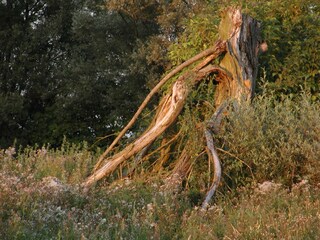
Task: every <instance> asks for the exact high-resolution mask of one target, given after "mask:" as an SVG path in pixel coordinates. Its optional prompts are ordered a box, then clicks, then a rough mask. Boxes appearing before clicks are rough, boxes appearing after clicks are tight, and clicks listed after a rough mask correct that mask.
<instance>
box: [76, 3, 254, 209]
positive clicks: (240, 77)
mask: <svg viewBox="0 0 320 240" xmlns="http://www.w3.org/2000/svg"><path fill="white" fill-rule="evenodd" d="M219 35H220V39H219V40H218V41H216V43H215V45H214V46H213V47H211V48H210V49H208V50H206V51H204V52H202V53H200V54H198V55H196V56H195V57H193V58H191V59H190V60H188V61H186V62H185V63H183V64H181V65H180V66H178V67H177V68H176V69H174V70H173V71H171V72H170V73H169V74H168V75H167V76H165V77H164V78H163V79H162V80H161V81H160V82H159V83H158V84H157V86H156V87H155V88H154V89H153V90H152V91H151V92H150V93H149V95H148V96H147V97H146V99H145V100H144V101H143V103H142V104H141V106H140V107H139V109H138V111H137V112H136V114H135V115H134V116H133V118H132V119H131V121H130V122H129V123H128V125H127V126H126V127H125V128H124V129H123V130H122V131H121V133H120V134H119V135H118V137H117V138H116V139H115V140H114V142H113V143H112V144H111V145H110V146H109V148H108V149H107V150H106V151H105V152H104V153H103V154H102V155H101V156H100V158H99V160H98V163H97V164H96V166H95V168H94V171H93V173H92V175H91V176H89V177H88V178H87V179H86V180H85V181H84V183H83V184H82V186H83V187H84V188H85V189H88V188H90V186H92V185H93V184H94V183H95V182H97V181H98V180H100V179H102V178H103V177H106V176H108V175H110V174H111V173H112V172H113V171H114V170H116V169H117V167H118V166H119V165H120V164H122V163H123V162H125V161H127V160H129V159H130V158H131V157H133V156H134V155H136V154H138V153H139V152H141V151H142V150H143V149H144V151H147V148H148V146H150V145H151V144H152V143H154V142H155V140H156V139H157V138H158V137H159V136H160V135H161V134H163V132H164V131H165V130H166V129H168V127H169V126H170V125H172V124H173V123H174V122H175V121H176V119H177V117H178V116H179V114H180V113H181V111H182V110H183V107H184V105H185V103H186V99H187V97H188V94H189V93H190V91H191V90H192V88H193V87H194V86H195V85H196V84H197V82H199V81H200V80H202V79H206V77H207V76H208V75H212V74H213V73H214V74H215V79H216V81H217V84H218V85H217V88H216V92H215V99H214V101H215V106H216V107H217V109H218V110H217V111H216V114H215V115H214V116H213V118H212V119H211V120H210V121H209V122H208V123H205V129H204V136H205V138H206V143H207V148H208V149H209V151H208V153H209V154H211V155H212V158H213V159H214V168H215V173H214V180H213V184H212V187H211V189H210V191H209V193H208V194H207V197H206V200H205V201H204V203H203V207H205V206H207V205H208V203H209V200H210V198H211V197H212V195H213V193H214V191H215V189H216V188H217V187H218V185H219V180H220V177H221V168H220V162H219V158H218V156H217V153H216V151H215V149H214V143H213V142H214V140H213V139H214V138H213V135H212V133H211V130H210V129H212V130H214V131H217V130H218V129H219V125H220V122H221V120H222V113H223V111H225V109H226V106H227V104H226V103H227V102H230V101H231V102H233V103H235V104H234V105H237V104H241V102H242V101H248V100H250V99H251V98H252V97H253V93H254V88H255V81H256V75H257V66H258V60H257V57H258V52H259V42H260V39H259V24H258V22H257V21H256V20H254V19H252V18H251V17H249V16H246V15H244V14H241V12H240V10H239V9H236V8H229V9H228V10H226V11H225V13H224V17H223V18H222V20H221V23H220V27H219ZM224 53H225V55H224V57H223V59H222V60H221V62H220V64H219V66H216V65H213V64H212V62H213V60H215V59H216V58H217V57H218V56H220V55H221V54H224ZM203 58H205V59H203ZM201 59H203V60H202V61H200V60H201ZM199 61H200V62H199ZM195 62H199V63H198V64H197V65H196V66H195V67H194V68H193V69H192V70H189V71H186V72H185V73H184V74H183V75H181V76H180V77H179V78H178V79H177V80H176V81H174V82H173V84H172V88H171V91H170V92H169V93H168V94H166V95H165V96H164V97H163V98H162V99H161V101H160V103H159V106H158V109H157V113H156V116H155V117H154V120H153V121H152V122H151V124H150V126H149V128H148V129H147V130H146V131H145V132H144V133H143V134H142V135H141V136H140V137H138V138H137V139H136V140H135V141H133V142H132V143H131V144H129V145H127V146H126V147H125V148H124V149H123V150H121V151H120V152H118V153H116V154H115V155H113V156H109V157H107V156H108V154H109V153H110V151H111V150H112V148H113V147H114V146H115V145H116V144H117V143H118V141H119V140H120V138H121V137H122V136H123V135H124V134H125V133H126V132H127V130H128V129H129V128H130V127H131V126H132V125H133V124H134V122H135V121H136V120H137V118H138V116H139V114H140V113H141V112H142V110H143V109H144V108H145V106H146V105H147V103H148V101H149V100H150V99H151V97H152V96H153V95H154V94H155V93H156V92H157V91H158V90H159V89H160V88H161V86H163V84H164V83H165V82H167V81H168V80H170V79H172V78H173V77H174V76H175V75H176V74H177V73H179V72H180V71H182V70H184V69H185V68H187V67H188V66H190V65H191V64H194V63H195ZM187 148H188V146H187V145H186V148H185V150H183V151H182V152H181V156H180V157H179V160H178V161H177V164H176V166H175V167H174V169H173V172H172V175H171V178H169V179H172V181H174V182H175V183H174V184H179V183H181V181H182V179H183V178H184V177H185V176H186V175H187V173H188V172H189V171H190V166H191V162H190V161H191V160H192V157H191V156H190V153H189V152H188V151H187ZM144 154H145V153H144ZM168 184H172V182H170V180H169V181H168Z"/></svg>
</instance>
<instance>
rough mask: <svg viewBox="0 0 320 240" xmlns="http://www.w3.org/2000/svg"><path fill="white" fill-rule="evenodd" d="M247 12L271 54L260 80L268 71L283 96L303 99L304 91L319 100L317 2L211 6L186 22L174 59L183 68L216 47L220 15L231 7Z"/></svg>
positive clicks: (301, 0) (172, 49) (171, 53)
mask: <svg viewBox="0 0 320 240" xmlns="http://www.w3.org/2000/svg"><path fill="white" fill-rule="evenodd" d="M232 5H238V6H242V8H243V11H244V12H246V13H247V14H249V15H250V16H252V17H254V18H256V19H257V20H259V21H260V22H261V25H262V33H261V34H262V37H263V40H264V41H266V43H267V44H268V51H267V52H266V53H263V54H261V57H260V60H259V61H260V70H259V72H260V73H259V74H260V76H263V71H262V69H264V70H265V71H266V72H267V79H268V81H270V82H272V85H271V87H272V88H273V89H275V90H276V94H277V95H281V94H282V93H285V94H290V93H292V94H298V93H299V91H300V89H301V87H303V88H304V89H306V90H309V91H310V92H311V93H312V95H313V99H314V100H315V99H318V98H319V84H320V81H319V76H320V75H319V74H320V73H319V69H320V59H319V56H320V52H319V49H320V47H319V44H320V39H319V36H320V31H319V29H320V27H319V26H320V20H319V19H320V18H319V12H320V11H319V3H318V1H315V0H308V1H305V0H295V1H290V0H288V1H287V0H283V1H280V2H279V1H260V0H257V1H248V2H246V1H232V0H229V1H224V2H220V3H216V2H214V3H208V6H207V8H206V9H203V10H202V11H200V12H198V13H197V14H196V15H195V16H194V17H192V18H190V19H187V20H185V30H184V32H183V33H182V34H181V35H179V37H178V38H177V40H176V42H174V43H173V44H172V45H171V46H170V47H169V53H168V55H169V59H170V60H171V61H172V63H173V64H175V65H176V64H179V63H181V62H183V61H185V60H187V59H189V58H190V57H192V56H194V55H195V54H196V53H199V52H200V51H202V50H204V49H206V48H208V47H210V46H212V45H213V43H214V41H216V40H217V32H218V24H219V14H218V13H219V12H221V11H222V10H223V9H225V8H226V7H228V6H232Z"/></svg>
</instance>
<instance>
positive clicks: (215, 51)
mask: <svg viewBox="0 0 320 240" xmlns="http://www.w3.org/2000/svg"><path fill="white" fill-rule="evenodd" d="M224 50H225V42H224V41H221V40H219V41H217V42H216V44H215V45H214V46H213V47H211V48H209V49H207V50H204V51H203V52H201V53H199V54H197V55H196V56H194V57H192V58H190V59H189V60H187V61H185V62H184V63H182V64H181V65H179V66H178V67H176V68H175V69H173V70H172V71H171V72H170V73H169V74H167V75H166V76H165V77H164V78H163V79H161V81H160V82H159V83H158V84H157V85H156V86H155V87H154V88H153V89H152V90H151V91H150V93H149V94H148V95H147V97H146V98H145V99H144V101H143V102H142V104H141V105H140V107H139V108H138V110H137V112H136V113H135V114H134V116H133V117H132V119H131V120H130V121H129V123H128V124H127V125H126V126H125V127H124V128H123V129H122V130H121V132H120V133H119V135H118V136H117V137H116V138H115V140H114V141H113V142H112V143H111V144H110V146H109V147H108V148H107V150H105V151H104V153H103V154H102V155H101V156H100V157H99V160H98V162H97V164H96V165H95V167H94V169H95V170H96V169H97V168H98V167H99V166H100V164H101V163H102V161H103V160H104V159H105V157H106V156H107V155H108V153H109V152H110V151H111V150H112V149H113V147H114V146H115V145H116V144H117V143H118V142H119V140H120V139H121V138H122V137H123V136H124V134H125V133H126V132H127V131H128V130H129V129H130V128H131V127H132V125H133V124H134V123H135V122H136V120H137V119H138V117H139V115H140V114H141V112H142V110H143V109H144V108H145V107H146V106H147V104H148V103H149V101H150V100H151V98H152V97H153V96H154V94H156V93H157V92H158V91H159V90H160V88H161V87H162V86H163V85H164V84H165V83H166V82H167V81H168V80H169V79H171V78H172V77H173V76H175V75H176V74H177V73H179V72H180V71H181V70H183V69H185V68H186V67H188V66H190V65H191V64H193V63H195V62H197V61H199V60H200V59H202V58H204V57H206V56H209V57H208V58H207V59H205V61H203V62H202V63H200V64H199V65H198V66H197V67H196V68H195V69H194V70H195V71H197V70H198V69H201V68H202V67H203V66H204V65H206V64H207V63H208V62H210V61H212V59H214V58H216V57H217V56H219V55H220V54H221V52H223V51H224ZM210 55H211V56H210Z"/></svg>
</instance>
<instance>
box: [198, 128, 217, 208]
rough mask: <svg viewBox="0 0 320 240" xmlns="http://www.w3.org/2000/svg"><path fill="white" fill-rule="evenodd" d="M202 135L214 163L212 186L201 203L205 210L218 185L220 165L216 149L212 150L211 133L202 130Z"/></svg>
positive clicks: (207, 130)
mask: <svg viewBox="0 0 320 240" xmlns="http://www.w3.org/2000/svg"><path fill="white" fill-rule="evenodd" d="M204 134H205V137H206V141H207V146H208V149H209V150H210V153H211V155H212V157H213V162H214V177H213V182H212V185H211V187H210V190H209V191H208V193H207V196H206V198H205V200H204V201H203V203H202V209H207V207H208V205H209V201H210V200H211V198H212V196H213V194H214V193H215V191H216V189H217V187H218V185H219V183H220V178H221V164H220V160H219V157H218V153H217V151H216V149H215V148H214V145H213V138H212V133H211V132H210V130H209V129H207V128H206V129H205V130H204Z"/></svg>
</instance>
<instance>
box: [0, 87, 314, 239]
mask: <svg viewBox="0 0 320 240" xmlns="http://www.w3.org/2000/svg"><path fill="white" fill-rule="evenodd" d="M264 89H266V88H265V87H264ZM319 108H320V105H319V103H318V102H312V101H311V96H310V94H308V93H303V92H302V93H301V95H300V97H299V98H295V99H292V98H290V97H288V96H283V97H282V99H281V101H279V100H277V99H276V98H275V96H274V95H273V93H272V92H271V93H270V92H266V91H265V93H264V94H262V95H259V96H257V97H256V99H255V101H254V102H253V104H251V105H248V106H243V107H242V109H239V111H230V112H229V113H228V115H226V116H225V120H224V125H223V129H222V130H221V133H220V134H221V135H223V138H221V141H219V142H217V143H216V144H217V145H218V146H219V149H218V150H219V153H220V157H221V160H222V163H223V173H224V175H223V182H222V185H221V186H220V188H219V190H218V193H217V196H216V198H215V200H214V204H213V205H212V207H211V208H210V209H209V210H208V211H202V210H199V209H197V206H198V205H199V203H200V202H201V201H202V198H203V197H204V194H205V191H206V189H207V187H208V185H209V184H210V183H211V177H210V174H212V173H211V171H210V162H209V161H208V160H204V159H203V158H201V156H199V158H198V159H197V160H196V161H197V162H196V164H194V167H193V170H192V171H191V174H190V176H189V177H188V178H187V180H186V182H185V184H184V186H185V187H184V189H183V191H182V192H180V193H179V194H178V195H170V194H166V193H165V192H164V191H163V189H162V188H161V185H162V180H161V179H160V178H158V177H157V176H153V177H152V178H151V179H150V180H149V181H148V182H145V180H144V179H145V176H146V175H148V174H149V173H147V171H143V168H147V166H146V165H143V164H142V165H140V166H139V171H138V172H139V174H137V175H136V176H135V177H133V178H132V179H128V178H125V179H124V180H119V181H116V182H114V183H112V184H110V183H108V181H107V180H105V181H104V182H101V183H99V186H97V187H96V188H94V189H92V190H91V192H90V193H91V194H89V195H88V194H83V193H82V191H81V190H80V189H79V188H78V183H80V182H81V181H83V179H84V178H85V177H86V175H87V174H88V172H90V171H91V169H92V167H93V164H94V162H95V161H94V160H95V159H96V155H95V154H93V153H92V152H91V151H88V149H87V145H86V144H82V145H74V144H69V143H68V142H67V141H65V142H64V144H63V145H62V147H61V148H60V149H56V150H53V149H50V147H43V148H40V147H29V148H26V149H24V150H21V151H19V150H16V152H17V153H15V152H14V149H12V148H10V149H6V150H1V155H0V163H1V164H0V169H1V170H0V180H1V181H0V182H1V184H0V218H1V219H0V221H1V225H0V226H1V227H0V237H1V239H66V238H68V239H80V238H87V239H120V238H123V239H152V238H153V239H189V238H190V239H223V238H225V239H228V238H230V239H261V238H263V239H273V238H282V239H317V238H319V236H320V232H319V229H320V211H319V209H320V201H319V199H320V195H319V190H320V189H319V183H320V179H319V174H318V169H319V167H320V166H319V164H320V159H319V155H318V154H317V153H319V151H320V145H319V136H320V132H319V129H320V111H319V110H320V109H319ZM247 123H252V124H247ZM244 129H245V131H243V130H244ZM96 154H97V155H98V154H99V150H98V151H97V153H96ZM143 172H144V174H145V175H143ZM115 174H120V170H119V171H118V172H117V173H115ZM265 180H270V181H275V182H277V183H282V187H280V188H279V189H275V190H273V191H270V192H261V191H257V189H258V188H257V183H261V182H263V181H265ZM302 180H304V181H302ZM274 219H277V221H274Z"/></svg>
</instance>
